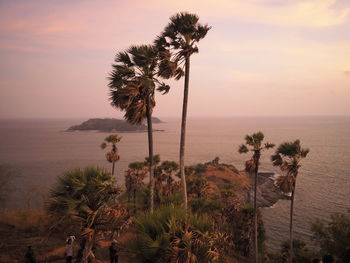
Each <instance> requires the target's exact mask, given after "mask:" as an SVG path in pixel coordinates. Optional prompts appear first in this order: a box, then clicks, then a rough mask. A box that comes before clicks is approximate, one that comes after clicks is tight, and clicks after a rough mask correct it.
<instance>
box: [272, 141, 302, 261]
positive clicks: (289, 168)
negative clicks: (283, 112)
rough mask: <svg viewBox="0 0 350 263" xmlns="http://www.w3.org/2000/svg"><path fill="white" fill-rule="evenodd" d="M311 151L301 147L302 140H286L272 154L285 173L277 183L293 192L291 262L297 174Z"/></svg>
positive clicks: (290, 225) (274, 161)
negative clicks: (303, 160) (302, 161)
mask: <svg viewBox="0 0 350 263" xmlns="http://www.w3.org/2000/svg"><path fill="white" fill-rule="evenodd" d="M308 153H309V149H304V148H301V145H300V140H295V141H294V142H285V143H282V144H281V145H280V146H278V148H277V150H276V152H275V154H274V155H272V156H271V161H272V164H273V165H274V166H279V167H280V169H281V171H282V172H284V173H285V174H284V175H281V176H280V177H278V178H277V184H278V186H279V187H280V189H281V190H282V191H283V192H285V193H292V196H291V203H290V224H289V238H290V240H289V242H290V243H289V244H290V253H289V262H290V263H292V262H293V209H294V195H295V187H296V182H297V176H298V173H299V168H300V167H301V165H300V162H301V160H302V159H304V158H305V157H306V156H307V155H308Z"/></svg>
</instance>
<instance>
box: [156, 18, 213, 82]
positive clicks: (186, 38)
mask: <svg viewBox="0 0 350 263" xmlns="http://www.w3.org/2000/svg"><path fill="white" fill-rule="evenodd" d="M198 21H199V17H198V16H197V15H195V14H190V13H186V12H182V13H178V14H176V15H174V16H172V17H171V18H170V22H169V24H168V25H167V26H166V27H165V29H164V31H163V32H162V33H161V35H160V36H158V37H157V39H156V40H155V45H156V46H157V47H158V49H159V50H160V51H163V52H164V51H170V50H171V51H173V52H174V57H175V62H176V63H177V62H179V61H181V60H182V59H184V58H186V57H190V56H191V55H192V54H193V53H197V52H198V47H197V45H196V44H197V43H198V42H199V41H200V40H201V39H203V38H204V37H205V36H206V34H207V32H208V31H209V30H210V27H209V26H207V25H201V24H200V23H198ZM168 58H169V57H168ZM170 65H172V64H170ZM168 68H169V66H168ZM171 68H172V69H173V72H171V74H169V75H170V76H173V75H174V76H175V77H176V79H179V78H181V77H182V76H183V71H181V70H179V69H178V68H177V64H175V65H173V67H171Z"/></svg>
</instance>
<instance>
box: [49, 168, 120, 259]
mask: <svg viewBox="0 0 350 263" xmlns="http://www.w3.org/2000/svg"><path fill="white" fill-rule="evenodd" d="M119 193H120V190H119V188H117V187H116V186H115V185H114V178H113V176H112V175H111V174H110V173H109V172H108V171H107V170H106V169H102V168H98V167H87V168H85V169H80V168H77V169H74V170H70V171H68V172H66V173H65V174H64V175H63V176H61V177H59V178H58V182H57V185H56V186H54V187H53V188H52V189H51V191H50V199H49V202H48V206H47V210H48V212H49V213H50V214H51V215H53V216H55V217H57V218H62V219H63V218H67V217H73V218H77V219H78V220H79V221H80V222H81V225H82V228H83V231H82V236H83V237H84V239H85V243H84V248H83V250H84V251H83V255H82V262H86V261H87V257H88V254H89V252H90V249H91V248H92V246H93V243H94V240H95V236H96V234H97V232H98V227H99V226H100V225H101V223H102V221H101V220H102V219H103V218H105V217H106V213H105V209H108V208H110V207H112V206H114V205H115V199H116V197H117V195H118V194H119ZM103 220H104V219H103Z"/></svg>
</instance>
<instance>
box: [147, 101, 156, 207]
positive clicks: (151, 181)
mask: <svg viewBox="0 0 350 263" xmlns="http://www.w3.org/2000/svg"><path fill="white" fill-rule="evenodd" d="M150 103H151V101H150V98H148V101H147V109H146V110H147V127H148V153H149V187H150V199H151V200H150V211H151V213H153V210H154V178H153V177H154V173H153V129H152V115H151V110H150Z"/></svg>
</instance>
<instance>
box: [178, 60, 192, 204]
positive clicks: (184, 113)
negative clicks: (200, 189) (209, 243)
mask: <svg viewBox="0 0 350 263" xmlns="http://www.w3.org/2000/svg"><path fill="white" fill-rule="evenodd" d="M189 77H190V58H189V57H186V62H185V85H184V97H183V104H182V120H181V139H180V175H181V183H182V190H183V201H184V206H185V209H187V185H186V175H185V138H186V119H187V104H188V87H189Z"/></svg>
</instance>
